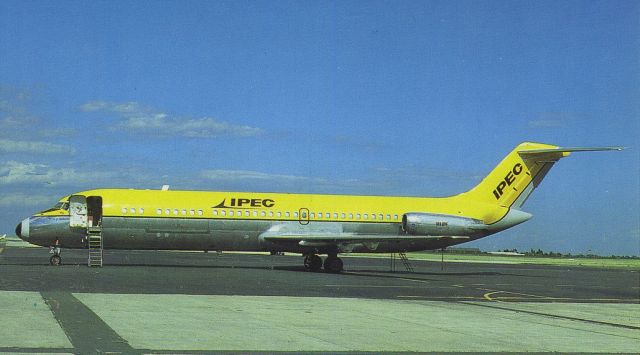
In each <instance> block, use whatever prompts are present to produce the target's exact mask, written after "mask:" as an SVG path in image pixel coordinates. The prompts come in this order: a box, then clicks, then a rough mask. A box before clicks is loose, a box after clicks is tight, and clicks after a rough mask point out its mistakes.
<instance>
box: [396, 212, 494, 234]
mask: <svg viewBox="0 0 640 355" xmlns="http://www.w3.org/2000/svg"><path fill="white" fill-rule="evenodd" d="M483 229H485V224H484V223H482V221H479V220H477V219H473V218H467V217H458V216H450V215H444V214H433V213H419V212H411V213H406V214H405V215H403V216H402V230H403V231H405V232H406V233H407V234H411V235H450V236H466V235H473V234H477V233H478V232H481V231H482V230H483Z"/></svg>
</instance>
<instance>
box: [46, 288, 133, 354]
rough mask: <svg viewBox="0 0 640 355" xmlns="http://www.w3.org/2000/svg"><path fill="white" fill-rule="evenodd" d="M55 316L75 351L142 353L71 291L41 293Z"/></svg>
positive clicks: (85, 352)
mask: <svg viewBox="0 0 640 355" xmlns="http://www.w3.org/2000/svg"><path fill="white" fill-rule="evenodd" d="M40 294H41V295H42V298H43V299H44V301H45V302H46V303H47V305H48V306H49V309H51V312H52V313H53V316H54V317H55V318H56V320H57V321H58V324H60V327H61V328H62V330H63V331H64V333H65V334H66V335H67V337H68V338H69V341H71V344H73V347H74V348H75V351H74V352H75V353H79V354H95V353H107V352H108V353H115V354H119V353H123V354H141V353H142V352H141V351H139V350H136V349H134V348H132V347H131V345H129V343H128V342H127V341H126V340H124V339H123V338H121V337H120V335H118V333H116V332H115V331H114V330H113V329H111V327H109V326H108V325H107V323H105V322H104V321H103V320H102V319H101V318H100V317H98V315H97V314H95V313H93V311H92V310H91V309H89V307H87V306H85V305H84V303H82V302H80V300H78V299H77V298H75V297H74V296H73V295H72V294H71V293H68V292H41V293H40Z"/></svg>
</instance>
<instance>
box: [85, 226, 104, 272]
mask: <svg viewBox="0 0 640 355" xmlns="http://www.w3.org/2000/svg"><path fill="white" fill-rule="evenodd" d="M87 241H88V243H89V261H88V265H89V266H90V267H94V266H95V267H102V228H101V227H89V228H87Z"/></svg>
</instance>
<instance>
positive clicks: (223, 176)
mask: <svg viewBox="0 0 640 355" xmlns="http://www.w3.org/2000/svg"><path fill="white" fill-rule="evenodd" d="M200 177H202V178H204V179H210V180H229V181H238V180H254V181H256V180H257V181H277V182H308V183H326V180H325V179H321V178H312V177H307V176H296V175H283V174H267V173H262V172H259V171H250V170H215V169H213V170H203V171H201V172H200Z"/></svg>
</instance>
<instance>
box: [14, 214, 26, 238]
mask: <svg viewBox="0 0 640 355" xmlns="http://www.w3.org/2000/svg"><path fill="white" fill-rule="evenodd" d="M16 235H17V236H18V237H20V239H22V240H27V239H29V218H25V219H24V220H23V221H22V222H20V224H18V225H17V226H16Z"/></svg>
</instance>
